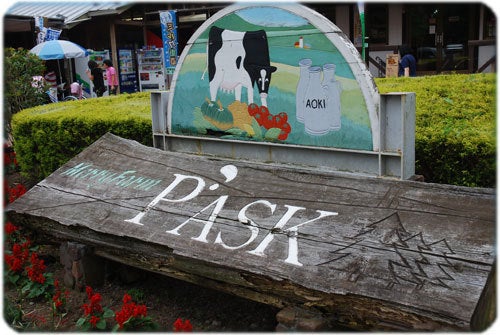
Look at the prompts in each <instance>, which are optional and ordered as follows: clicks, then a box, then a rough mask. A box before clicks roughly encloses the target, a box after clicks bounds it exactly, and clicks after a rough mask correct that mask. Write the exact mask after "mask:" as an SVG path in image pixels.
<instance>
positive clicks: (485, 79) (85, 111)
mask: <svg viewBox="0 0 500 335" xmlns="http://www.w3.org/2000/svg"><path fill="white" fill-rule="evenodd" d="M376 83H377V86H378V88H379V91H380V93H388V92H416V96H417V102H416V104H417V106H416V109H417V110H416V113H417V115H416V120H417V121H416V123H417V124H416V135H415V137H416V139H415V156H416V167H415V169H416V173H417V174H421V175H423V176H424V177H425V180H426V181H428V182H435V183H442V184H453V185H463V186H480V187H495V183H496V138H495V136H496V133H495V131H496V128H495V126H496V115H495V112H496V100H495V97H496V75H494V74H474V75H440V76H425V77H416V78H390V79H385V78H378V79H376ZM106 132H112V133H114V134H116V135H118V136H121V137H124V138H128V139H133V140H136V141H138V142H140V143H143V144H144V145H148V146H151V145H152V133H151V103H150V93H148V92H145V93H136V94H122V95H118V96H114V97H102V98H98V99H87V100H81V101H75V102H64V103H57V104H49V105H43V106H38V107H34V108H30V109H26V110H23V111H21V112H20V113H17V114H16V115H15V116H14V119H13V134H14V140H15V143H14V145H15V150H16V152H17V157H18V161H19V163H20V165H21V168H22V172H23V174H25V176H28V177H31V178H30V179H32V180H34V181H39V180H41V179H43V178H45V177H46V176H48V175H49V174H50V173H52V172H53V171H55V170H56V169H57V168H59V167H60V166H61V165H62V164H64V163H66V162H67V161H68V160H69V159H71V158H72V157H74V156H75V155H76V154H78V153H79V152H80V151H82V150H83V149H85V148H86V147H87V146H89V145H90V144H91V143H93V142H94V141H95V140H97V139H98V138H99V137H101V136H102V135H103V134H105V133H106Z"/></svg>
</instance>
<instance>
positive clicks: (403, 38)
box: [4, 2, 496, 77]
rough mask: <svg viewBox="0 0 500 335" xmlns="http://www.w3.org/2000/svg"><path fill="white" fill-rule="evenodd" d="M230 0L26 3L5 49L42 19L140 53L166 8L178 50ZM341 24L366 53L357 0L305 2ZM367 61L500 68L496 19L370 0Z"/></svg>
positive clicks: (157, 31) (460, 6) (432, 69)
mask: <svg viewBox="0 0 500 335" xmlns="http://www.w3.org/2000/svg"><path fill="white" fill-rule="evenodd" d="M230 4H231V3H212V2H210V3H197V2H186V3H178V2H173V3H167V2H165V3H163V2H153V3H143V2H122V3H101V4H99V3H91V2H89V3H85V5H84V4H83V3H71V2H67V3H64V2H63V3H60V2H59V3H57V7H56V8H54V3H49V2H19V3H16V4H15V5H14V6H12V7H11V8H9V9H8V10H7V12H6V13H5V16H4V47H24V48H29V49H30V48H32V47H33V46H34V45H35V44H36V34H35V23H34V20H35V17H43V18H44V22H45V23H44V24H45V25H47V26H49V27H54V28H55V29H60V30H61V31H62V32H61V37H60V38H62V39H68V40H70V41H73V42H75V43H78V44H80V45H82V46H84V47H85V48H88V49H93V50H110V54H111V57H112V60H113V61H114V63H115V64H116V63H117V50H118V49H121V48H127V49H133V50H137V49H140V48H142V47H144V46H147V45H158V43H161V28H160V18H159V12H160V11H164V10H176V11H177V17H178V21H177V25H178V54H180V53H181V52H182V49H183V48H184V46H185V45H186V42H187V41H188V40H189V38H190V37H191V36H192V35H193V33H194V32H195V31H196V30H197V28H198V27H199V26H200V25H201V24H202V23H203V22H204V21H205V20H206V19H207V18H209V17H210V16H211V15H213V14H214V13H216V12H217V11H219V10H220V9H222V8H224V7H226V6H228V5H230ZM304 5H305V6H307V7H310V8H312V9H314V10H316V11H317V12H318V13H320V14H322V15H323V16H325V17H327V18H328V19H329V20H331V21H332V22H333V23H335V24H336V25H337V26H338V27H339V28H340V29H342V31H343V32H344V33H345V34H346V35H347V36H348V38H349V39H350V40H351V41H352V42H353V43H354V44H355V46H356V47H358V49H359V50H360V51H361V50H362V43H361V36H362V29H361V27H362V25H361V22H360V15H359V11H358V5H357V4H356V3H334V2H331V3H325V2H319V3H314V2H306V3H304ZM364 17H365V53H364V54H365V62H366V63H367V66H368V67H369V69H370V72H371V73H372V74H373V75H374V76H375V77H381V76H385V69H386V64H385V61H386V57H387V55H388V54H392V53H395V52H397V48H398V46H399V45H401V44H407V45H409V46H410V47H411V48H412V50H413V51H414V55H415V56H416V58H417V62H418V64H417V74H418V75H428V74H439V73H448V72H454V73H475V72H494V71H496V16H495V13H494V12H493V10H492V9H491V8H489V7H488V6H487V5H485V4H482V3H453V4H447V3H443V2H439V3H438V2H436V3H429V2H424V3H393V2H390V3H382V2H381V3H378V2H377V3H372V2H367V3H366V4H365V15H364Z"/></svg>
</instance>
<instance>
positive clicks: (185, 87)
mask: <svg viewBox="0 0 500 335" xmlns="http://www.w3.org/2000/svg"><path fill="white" fill-rule="evenodd" d="M171 87H172V90H171V91H172V95H173V97H172V98H171V99H170V100H169V105H168V114H167V119H168V132H169V133H170V134H174V135H179V136H204V137H218V138H221V139H226V140H244V141H253V142H272V143H278V144H292V145H305V146H316V147H334V148H342V149H353V150H367V151H377V150H378V149H379V142H380V139H379V120H378V110H379V99H380V97H379V95H378V91H377V89H376V87H375V85H374V82H373V79H372V77H371V75H370V73H369V71H368V70H367V69H366V66H365V64H364V63H363V61H362V60H361V58H360V55H359V53H358V51H357V50H356V48H355V47H354V45H352V43H351V42H350V41H349V40H348V39H347V38H346V37H345V35H344V34H343V33H342V32H341V30H340V29H339V28H338V27H336V26H335V25H334V24H333V23H331V22H330V21H328V20H327V19H326V18H324V17H323V16H321V15H319V14H318V13H316V12H314V11H312V10H310V9H308V8H307V7H304V6H301V5H297V4H291V5H281V4H277V5H267V4H258V5H233V6H230V7H227V8H225V9H223V10H221V11H220V12H218V13H217V14H216V15H213V16H212V17H211V18H210V19H209V20H207V21H206V22H205V23H204V24H203V25H202V26H201V27H200V28H199V29H198V30H197V31H196V32H195V34H194V35H193V36H192V37H191V39H190V40H189V41H188V44H187V46H186V47H185V48H184V50H183V53H182V54H181V56H180V59H179V66H178V67H177V68H176V71H175V73H174V77H173V81H172V86H171Z"/></svg>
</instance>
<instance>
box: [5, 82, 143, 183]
mask: <svg viewBox="0 0 500 335" xmlns="http://www.w3.org/2000/svg"><path fill="white" fill-rule="evenodd" d="M12 128H13V129H12V130H13V136H14V148H15V150H16V154H17V160H18V162H19V165H20V167H21V173H22V174H23V175H24V176H25V177H27V178H28V179H29V180H31V181H33V182H38V181H40V180H42V179H43V178H45V177H47V176H48V175H50V174H51V173H52V172H54V171H55V170H56V169H58V168H59V167H60V166H61V165H63V164H64V163H66V162H67V161H68V160H70V159H71V158H73V157H74V156H76V155H77V154H78V153H80V152H81V151H82V150H83V149H85V148H86V147H88V146H89V145H90V144H92V143H93V142H94V141H96V140H97V139H99V138H100V137H101V136H102V135H104V134H105V133H107V132H111V133H113V134H116V135H118V136H121V137H124V138H128V139H132V140H136V141H138V142H140V143H142V144H144V145H148V146H152V144H153V135H152V130H151V103H150V94H149V93H147V92H145V93H134V94H121V95H117V96H111V97H101V98H97V99H86V100H78V101H70V102H60V103H52V104H47V105H41V106H37V107H33V108H29V109H25V110H23V111H21V112H19V113H17V114H15V115H14V118H13V120H12Z"/></svg>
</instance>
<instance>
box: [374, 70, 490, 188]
mask: <svg viewBox="0 0 500 335" xmlns="http://www.w3.org/2000/svg"><path fill="white" fill-rule="evenodd" d="M376 83H377V86H378V88H379V91H380V93H388V92H415V93H416V134H415V157H416V166H415V170H416V173H417V174H421V175H423V176H424V177H425V180H426V181H428V182H434V183H442V184H452V185H463V186H479V187H495V184H496V127H495V126H496V74H467V75H458V74H452V75H438V76H424V77H416V78H388V79H385V78H378V79H376Z"/></svg>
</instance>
